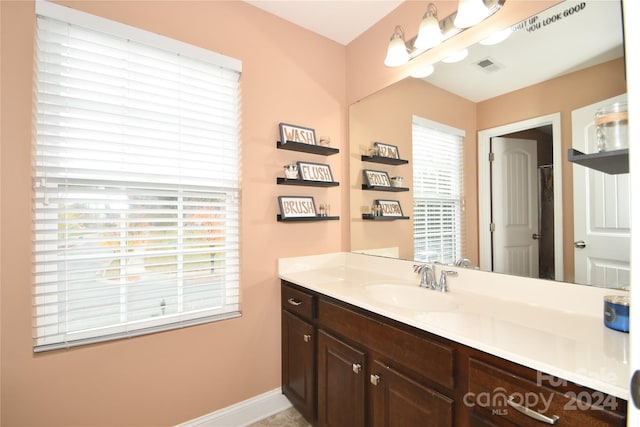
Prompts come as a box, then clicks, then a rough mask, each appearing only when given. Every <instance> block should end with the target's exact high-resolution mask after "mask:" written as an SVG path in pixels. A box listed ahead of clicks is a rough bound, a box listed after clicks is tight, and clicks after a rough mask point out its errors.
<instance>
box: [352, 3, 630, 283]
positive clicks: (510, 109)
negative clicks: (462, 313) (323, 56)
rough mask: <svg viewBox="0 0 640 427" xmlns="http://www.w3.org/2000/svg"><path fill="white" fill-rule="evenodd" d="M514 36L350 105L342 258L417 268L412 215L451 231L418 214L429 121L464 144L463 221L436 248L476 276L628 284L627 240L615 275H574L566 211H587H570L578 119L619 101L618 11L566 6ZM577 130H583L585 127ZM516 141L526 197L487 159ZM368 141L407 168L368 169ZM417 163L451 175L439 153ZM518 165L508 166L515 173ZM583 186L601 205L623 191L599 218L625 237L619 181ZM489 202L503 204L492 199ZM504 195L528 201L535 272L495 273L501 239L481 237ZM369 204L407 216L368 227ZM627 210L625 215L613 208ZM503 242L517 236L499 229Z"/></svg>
mask: <svg viewBox="0 0 640 427" xmlns="http://www.w3.org/2000/svg"><path fill="white" fill-rule="evenodd" d="M512 30H513V31H512V34H511V36H510V37H509V38H508V39H507V40H505V41H503V42H502V43H499V44H496V45H481V44H478V45H474V46H470V47H469V48H468V55H467V57H466V58H465V59H463V60H462V61H459V62H456V63H438V64H434V67H435V71H434V73H433V74H432V75H430V76H428V77H424V78H407V79H404V80H402V81H400V82H397V83H395V84H393V85H391V86H389V87H387V88H385V89H382V90H381V91H378V92H376V93H374V94H372V95H370V96H368V97H366V98H364V99H362V100H360V101H359V102H357V103H355V104H353V105H351V106H350V110H349V141H350V212H351V250H353V251H357V252H364V253H370V254H373V255H382V256H394V257H399V258H403V259H420V260H424V258H423V257H424V254H418V253H417V250H416V249H415V248H414V218H415V216H416V215H418V216H421V215H425V216H427V217H429V218H430V219H429V220H428V221H427V223H428V224H430V225H429V226H428V227H427V228H429V227H430V226H434V227H435V228H436V229H442V228H443V227H444V228H446V227H448V225H444V226H443V224H442V222H444V221H454V222H455V221H456V217H455V214H451V215H449V216H447V215H448V214H447V213H446V212H445V213H444V214H443V211H442V210H441V211H438V212H435V211H434V212H431V211H429V210H428V209H427V211H425V210H424V209H422V208H420V203H419V202H418V201H417V196H416V197H414V188H413V187H414V169H413V167H414V164H415V163H416V162H414V155H417V153H418V150H417V148H415V147H416V146H414V144H415V140H416V138H417V137H416V124H418V125H420V124H421V123H426V126H430V125H431V126H432V127H433V128H436V129H445V130H447V129H449V130H451V131H452V132H453V133H457V134H459V135H462V141H463V142H462V147H463V149H462V153H461V171H460V174H461V182H462V188H463V196H462V197H461V198H460V200H458V210H459V212H461V216H460V218H459V219H458V223H456V225H455V227H459V228H460V229H461V230H462V234H461V236H462V238H461V239H460V240H459V241H456V242H449V241H446V239H445V240H443V241H442V242H440V243H439V244H440V245H442V246H443V247H444V246H447V245H449V246H451V245H453V246H456V247H458V248H460V249H459V250H458V254H459V256H460V257H464V258H468V260H469V261H467V264H469V266H472V267H481V268H482V269H483V270H488V271H495V272H501V273H509V274H517V275H522V276H530V277H537V278H543V279H551V280H563V281H569V282H576V283H582V284H591V285H597V286H610V287H623V286H625V285H628V283H629V282H628V280H629V279H628V276H629V274H628V273H629V271H628V257H629V243H628V240H622V243H620V241H619V240H618V241H617V243H616V246H617V247H622V248H623V250H622V252H623V254H622V257H623V258H624V257H625V256H626V261H625V260H622V261H619V262H618V261H616V262H618V267H617V268H615V265H614V266H613V267H611V266H612V265H613V264H611V263H610V265H608V266H604V267H602V268H599V269H594V270H593V271H599V273H598V275H599V276H600V277H597V278H595V277H590V278H586V277H587V276H588V275H586V276H585V275H584V274H579V273H576V268H578V267H576V265H578V264H579V262H578V261H577V259H576V258H579V256H580V255H578V256H576V254H575V251H577V250H579V249H580V248H579V247H578V248H576V245H575V242H576V241H578V240H580V239H581V236H577V237H576V236H574V225H575V224H574V217H575V216H576V215H575V213H574V211H575V210H576V209H578V210H579V212H578V213H584V212H582V211H583V210H584V209H581V208H574V184H575V182H574V174H575V170H574V169H575V168H583V167H582V166H574V164H573V163H570V162H569V161H568V158H567V157H568V156H567V151H568V149H569V148H571V147H572V146H574V145H575V140H576V138H582V137H576V135H578V134H577V133H576V132H578V130H576V129H575V128H576V126H577V122H576V121H577V120H578V119H577V118H578V117H584V116H585V114H586V117H593V115H594V114H595V111H596V110H597V108H599V107H602V106H607V105H609V104H610V103H613V102H615V101H624V97H625V94H626V79H625V75H624V73H625V66H624V47H623V40H624V36H623V28H622V7H621V3H620V2H619V1H617V0H610V1H587V2H579V1H573V0H571V1H569V0H568V1H565V2H561V3H559V4H557V5H555V6H554V7H553V8H551V9H548V10H545V11H543V12H541V13H539V14H538V15H536V16H533V17H530V18H529V19H527V20H525V21H522V22H521V23H519V24H517V25H514V26H513V27H512ZM576 114H577V115H576ZM580 114H582V116H580ZM572 118H573V119H572ZM583 128H584V129H586V130H585V132H591V130H589V128H588V126H587V127H583ZM427 138H429V137H427ZM589 138H592V135H591V136H589ZM517 141H528V142H527V143H524V142H523V143H522V144H523V146H527V147H528V148H527V149H528V150H533V153H534V154H533V157H534V159H535V160H533V166H531V167H530V168H529V169H527V170H529V171H530V172H531V171H533V172H534V175H531V182H533V185H534V186H533V187H531V188H530V189H529V190H527V189H526V188H525V187H522V186H519V185H520V183H519V181H518V178H516V175H517V174H516V175H514V178H512V179H509V180H507V181H508V182H507V183H506V184H505V182H499V180H498V178H497V177H498V175H495V176H494V175H493V174H496V172H495V171H494V169H496V167H494V166H492V165H490V164H489V158H488V157H489V156H488V153H489V151H492V152H495V150H496V149H498V150H503V151H504V147H508V148H509V149H514V148H513V147H517ZM374 142H382V143H384V144H389V145H393V146H395V147H396V148H397V152H398V154H399V157H400V158H401V159H402V160H407V161H408V163H400V164H388V163H384V162H383V163H378V162H375V161H371V160H375V159H369V158H368V156H369V155H370V154H371V149H372V147H373V143H374ZM509 144H511V145H509ZM531 144H533V145H531ZM500 147H502V148H500ZM485 156H486V157H487V158H486V162H487V163H486V166H485V163H483V162H484V161H485ZM494 156H495V154H494ZM421 159H422V166H421V167H422V168H428V169H432V170H437V169H438V168H440V169H441V170H445V171H446V170H447V168H451V166H449V163H448V162H449V159H450V154H448V153H446V154H445V153H432V154H430V155H428V158H426V157H425V156H424V155H423V157H422V158H421ZM530 161H531V160H530ZM526 167H528V166H522V165H520V164H512V165H511V166H509V168H511V169H512V170H515V171H516V172H517V171H520V170H523V168H526ZM364 170H368V171H373V173H374V175H376V173H377V172H384V173H386V175H387V176H388V177H396V176H400V177H402V178H403V179H402V184H401V188H390V189H389V188H383V189H380V188H369V187H368V186H367V185H366V182H365V180H364V179H363V171H364ZM581 170H582V169H581ZM502 174H503V175H501V176H504V172H502ZM605 175H606V174H605ZM492 177H493V178H492ZM416 179H417V178H416ZM592 179H596V180H600V181H598V183H597V185H599V186H600V188H601V190H600V191H601V193H602V192H604V193H606V194H605V196H604V197H605V199H606V198H608V199H609V200H610V199H611V198H612V197H613V196H612V195H611V194H610V193H611V191H616V192H618V193H620V194H621V196H620V194H616V197H622V198H623V199H624V198H625V197H626V198H627V201H626V202H625V201H624V200H623V201H622V202H619V203H618V205H619V206H617V207H616V208H615V209H610V210H613V213H612V214H607V215H609V216H610V217H612V218H613V219H611V220H612V221H614V222H616V226H617V228H616V230H615V231H613V233H619V234H624V235H626V236H627V237H628V233H629V229H630V226H629V223H628V217H627V216H626V215H627V214H628V210H629V209H628V204H629V200H628V199H629V198H630V194H629V193H630V188H629V184H628V174H622V175H612V176H606V177H604V178H601V177H599V176H598V177H597V178H592ZM487 182H488V184H487ZM507 184H508V185H507ZM603 189H604V190H603ZM611 189H613V190H611ZM527 191H529V193H531V192H533V193H535V194H533V196H534V197H533V199H531V201H530V202H529V201H528V199H527V198H526V197H525V198H517V197H513V195H515V194H521V193H522V194H524V193H526V194H528V195H529V196H531V194H529V193H528V192H527ZM496 196H505V197H502V199H503V200H502V201H500V197H498V198H496ZM506 196H509V197H506ZM579 196H584V195H583V194H579ZM582 198H584V197H582ZM505 199H508V201H509V202H510V203H512V204H518V203H521V202H519V201H518V200H524V201H523V202H522V203H525V204H527V203H528V209H529V210H530V211H535V213H536V215H535V216H531V217H528V218H529V219H530V220H531V218H534V217H535V220H534V222H535V227H534V228H535V229H534V230H533V231H531V230H527V232H526V233H527V234H528V235H529V237H530V238H531V239H533V240H535V245H536V257H538V258H539V259H538V260H537V261H536V263H537V265H536V267H535V271H534V270H532V269H526V268H525V269H524V270H523V271H512V270H509V269H501V268H503V267H500V265H499V262H497V258H496V257H497V256H498V255H496V253H495V252H494V251H497V250H498V249H496V247H494V246H495V244H496V243H495V241H496V240H499V239H496V238H495V236H494V235H493V234H492V231H491V230H490V227H494V228H495V224H494V225H493V226H492V225H490V223H491V222H493V221H494V214H495V212H496V211H498V209H497V207H496V206H497V204H498V203H504V200H505ZM534 199H535V200H534ZM377 200H393V201H398V202H399V204H400V206H401V209H402V213H403V217H408V219H404V218H384V220H379V219H376V218H373V219H372V217H371V215H372V214H375V211H374V210H373V209H372V206H374V205H375V204H376V201H377ZM414 202H415V206H417V208H416V211H414ZM606 203H607V204H608V202H606ZM625 209H626V211H627V212H621V211H624V210H625ZM594 210H601V208H600V207H597V208H594ZM445 211H446V209H445ZM587 211H589V209H587ZM587 213H589V212H587ZM487 215H488V217H487ZM607 215H604V216H607ZM435 218H441V219H440V220H438V221H436V220H435ZM452 218H453V219H452ZM429 221H431V222H430V223H429ZM576 221H578V220H576ZM607 221H610V219H607ZM416 232H417V231H416ZM436 233H437V232H436ZM507 235H508V236H513V235H514V234H513V233H512V232H511V231H508V232H507ZM534 235H535V236H534ZM487 236H488V237H487ZM487 241H489V243H487ZM487 245H489V246H487ZM504 245H508V243H504ZM625 245H626V247H625ZM578 246H579V245H578ZM438 261H442V260H438ZM445 261H446V262H452V260H445ZM516 264H517V263H516ZM595 275H596V274H592V276H595ZM614 276H615V278H614Z"/></svg>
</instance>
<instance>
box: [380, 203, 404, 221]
mask: <svg viewBox="0 0 640 427" xmlns="http://www.w3.org/2000/svg"><path fill="white" fill-rule="evenodd" d="M376 205H378V206H380V215H381V216H397V217H402V216H404V215H403V213H402V207H401V206H400V202H399V201H397V200H376Z"/></svg>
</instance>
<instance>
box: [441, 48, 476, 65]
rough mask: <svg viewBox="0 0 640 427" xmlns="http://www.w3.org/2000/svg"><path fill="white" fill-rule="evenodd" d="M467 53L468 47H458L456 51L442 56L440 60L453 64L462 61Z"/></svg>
mask: <svg viewBox="0 0 640 427" xmlns="http://www.w3.org/2000/svg"><path fill="white" fill-rule="evenodd" d="M467 55H469V49H460V50H458V51H455V52H453V53H452V54H451V55H449V56H447V57H445V58H442V62H444V63H446V64H453V63H455V62H460V61H462V60H463V59H464V58H466V57H467Z"/></svg>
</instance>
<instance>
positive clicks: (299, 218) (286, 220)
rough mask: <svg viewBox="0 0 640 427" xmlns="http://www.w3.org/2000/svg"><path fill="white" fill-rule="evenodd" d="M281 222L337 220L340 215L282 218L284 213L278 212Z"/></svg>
mask: <svg viewBox="0 0 640 427" xmlns="http://www.w3.org/2000/svg"><path fill="white" fill-rule="evenodd" d="M277 218H278V221H279V222H309V221H337V220H339V219H340V217H339V216H320V215H317V216H308V217H295V218H282V215H280V214H278V217H277Z"/></svg>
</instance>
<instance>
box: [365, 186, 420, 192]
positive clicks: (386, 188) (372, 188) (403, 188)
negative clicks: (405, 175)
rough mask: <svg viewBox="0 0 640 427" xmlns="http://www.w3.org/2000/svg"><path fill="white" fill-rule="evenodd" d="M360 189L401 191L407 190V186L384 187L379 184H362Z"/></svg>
mask: <svg viewBox="0 0 640 427" xmlns="http://www.w3.org/2000/svg"><path fill="white" fill-rule="evenodd" d="M362 189H363V190H369V191H392V192H396V193H397V192H401V191H409V188H407V187H384V186H380V185H367V184H362Z"/></svg>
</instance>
